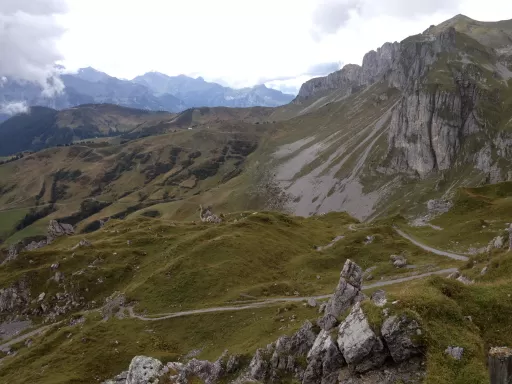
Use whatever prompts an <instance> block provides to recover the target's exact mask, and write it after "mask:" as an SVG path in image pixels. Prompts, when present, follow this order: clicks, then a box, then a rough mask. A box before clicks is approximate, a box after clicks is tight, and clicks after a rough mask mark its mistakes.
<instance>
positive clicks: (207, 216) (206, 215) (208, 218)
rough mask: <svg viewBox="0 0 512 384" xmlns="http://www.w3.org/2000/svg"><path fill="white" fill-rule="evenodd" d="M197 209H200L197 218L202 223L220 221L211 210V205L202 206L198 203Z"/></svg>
mask: <svg viewBox="0 0 512 384" xmlns="http://www.w3.org/2000/svg"><path fill="white" fill-rule="evenodd" d="M199 209H200V212H199V218H200V219H201V221H202V222H203V223H216V224H218V223H221V222H222V219H221V218H220V217H219V216H217V215H215V214H214V213H213V212H212V207H211V206H208V207H206V208H203V206H202V205H200V206H199Z"/></svg>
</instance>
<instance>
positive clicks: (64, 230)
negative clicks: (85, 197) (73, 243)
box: [46, 220, 75, 244]
mask: <svg viewBox="0 0 512 384" xmlns="http://www.w3.org/2000/svg"><path fill="white" fill-rule="evenodd" d="M74 234H75V229H74V228H73V226H72V225H70V224H64V223H59V222H57V221H56V220H50V223H49V224H48V238H47V241H46V242H47V243H48V244H50V243H51V242H53V241H54V240H55V239H56V238H58V237H61V236H70V235H74Z"/></svg>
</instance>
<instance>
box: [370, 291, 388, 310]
mask: <svg viewBox="0 0 512 384" xmlns="http://www.w3.org/2000/svg"><path fill="white" fill-rule="evenodd" d="M371 300H372V302H373V304H375V305H376V306H377V307H383V306H384V305H386V303H387V302H388V299H387V297H386V292H385V291H383V290H382V289H379V290H378V291H375V292H373V294H372V297H371Z"/></svg>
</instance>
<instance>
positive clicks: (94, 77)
mask: <svg viewBox="0 0 512 384" xmlns="http://www.w3.org/2000/svg"><path fill="white" fill-rule="evenodd" d="M76 76H77V77H79V78H81V79H83V80H87V81H91V82H93V83H97V82H100V81H105V80H107V79H109V78H111V76H109V75H107V74H106V73H105V72H101V71H98V70H97V69H95V68H93V67H86V68H80V69H79V70H78V72H77V74H76Z"/></svg>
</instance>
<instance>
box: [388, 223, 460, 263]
mask: <svg viewBox="0 0 512 384" xmlns="http://www.w3.org/2000/svg"><path fill="white" fill-rule="evenodd" d="M394 229H395V231H396V233H398V234H399V235H400V236H402V237H403V238H404V239H406V240H409V241H410V242H411V243H413V244H414V245H416V246H418V247H420V248H422V249H424V250H425V251H428V252H432V253H435V254H436V255H439V256H446V257H449V258H450V259H454V260H462V261H468V260H469V257H467V256H462V255H458V254H456V253H451V252H446V251H441V250H439V249H435V248H432V247H429V246H428V245H425V244H423V243H420V242H419V241H418V240H416V239H414V238H413V237H411V236H409V235H408V234H407V233H405V232H403V231H401V230H400V229H398V228H396V227H395V228H394Z"/></svg>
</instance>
